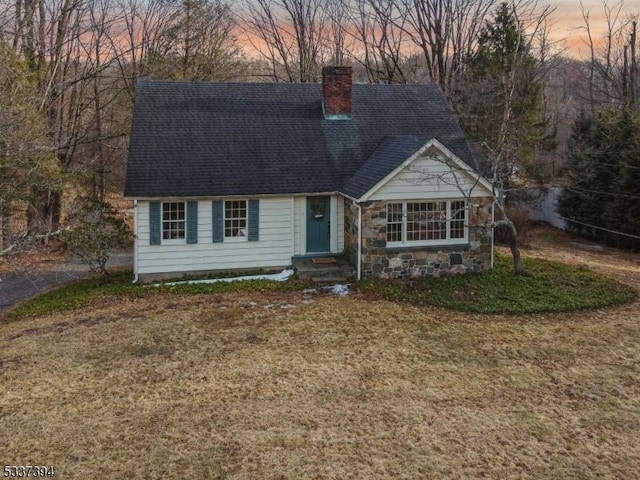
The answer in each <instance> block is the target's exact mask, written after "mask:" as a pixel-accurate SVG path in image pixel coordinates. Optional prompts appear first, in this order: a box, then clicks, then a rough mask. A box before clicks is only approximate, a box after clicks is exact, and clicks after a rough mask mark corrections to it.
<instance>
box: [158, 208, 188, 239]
mask: <svg viewBox="0 0 640 480" xmlns="http://www.w3.org/2000/svg"><path fill="white" fill-rule="evenodd" d="M184 238H185V203H184V202H163V203H162V239H163V240H184Z"/></svg>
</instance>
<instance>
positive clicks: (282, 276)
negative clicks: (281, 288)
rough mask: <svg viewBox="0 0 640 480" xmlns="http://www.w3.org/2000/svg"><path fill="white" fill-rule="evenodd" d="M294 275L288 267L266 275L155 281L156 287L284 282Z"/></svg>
mask: <svg viewBox="0 0 640 480" xmlns="http://www.w3.org/2000/svg"><path fill="white" fill-rule="evenodd" d="M292 275H293V270H291V269H287V270H283V271H281V272H280V273H272V274H266V275H245V276H242V277H229V278H207V279H205V280H184V281H180V282H168V283H154V284H153V286H154V287H160V286H162V285H168V286H173V285H197V284H209V283H217V282H241V281H243V280H273V281H274V282H284V281H285V280H288V279H289V278H291V276H292Z"/></svg>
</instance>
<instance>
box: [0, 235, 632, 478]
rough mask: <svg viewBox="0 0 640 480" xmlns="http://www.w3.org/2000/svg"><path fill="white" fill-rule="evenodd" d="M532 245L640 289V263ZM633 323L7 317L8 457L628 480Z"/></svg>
mask: <svg viewBox="0 0 640 480" xmlns="http://www.w3.org/2000/svg"><path fill="white" fill-rule="evenodd" d="M539 245H540V246H538V247H536V248H533V249H531V250H528V251H527V252H526V254H528V255H531V256H541V257H545V258H547V257H553V256H556V257H558V256H560V255H565V256H566V257H565V258H560V259H561V260H567V258H569V261H571V262H572V263H574V264H576V263H577V264H579V263H581V262H582V263H584V264H586V265H589V266H593V267H594V268H595V269H596V270H598V271H601V272H604V273H608V274H613V275H616V276H617V277H618V278H620V279H622V280H623V281H625V282H626V283H627V284H629V285H632V286H633V287H634V288H635V289H636V290H638V289H640V263H639V262H638V256H629V257H628V258H627V257H624V258H623V257H621V256H618V255H615V256H612V255H611V254H610V253H607V254H596V253H585V252H574V251H572V250H568V249H564V248H563V246H562V245H558V244H557V243H554V244H553V246H549V247H548V248H547V247H545V243H544V242H540V244H539ZM545 248H547V250H545ZM563 252H564V253H563ZM571 256H574V257H571ZM639 307H640V302H639V301H638V300H637V299H636V300H635V301H633V302H632V303H628V304H625V305H622V306H617V307H610V308H606V309H600V310H589V311H578V312H572V313H552V314H549V313H547V314H526V315H525V314H522V315H517V316H514V315H486V314H477V313H465V312H454V311H450V310H444V309H440V308H435V307H420V306H412V305H409V304H399V303H393V302H389V301H382V300H380V301H371V300H370V299H369V297H366V296H364V295H359V294H356V295H352V296H349V297H346V298H338V297H336V296H332V295H319V296H317V297H315V298H314V301H312V302H309V301H308V300H306V301H305V300H304V298H303V295H302V294H301V293H299V292H284V291H262V292H252V291H247V290H243V291H238V292H218V293H215V294H198V293H194V294H191V295H188V296H185V295H179V294H175V293H167V292H158V293H157V294H152V295H145V296H144V298H133V297H131V296H121V297H116V299H115V300H114V297H101V298H94V299H93V300H91V303H90V305H89V306H88V307H83V308H81V309H77V310H73V311H68V312H59V313H54V314H48V315H41V316H35V317H27V318H21V319H17V320H11V319H5V320H4V321H0V432H2V435H1V436H0V453H1V454H0V460H1V461H3V462H4V464H7V465H24V464H31V465H34V464H37V465H52V466H53V467H54V468H55V473H56V475H55V478H63V479H81V478H103V479H120V478H127V479H143V478H144V479H160V478H163V479H164V478H237V479H245V478H247V479H249V478H251V479H253V478H278V479H300V478H322V479H342V478H394V479H395V478H408V479H413V478H461V479H462V478H464V479H469V478H491V479H498V478H499V479H504V478H533V479H545V478H548V479H551V478H554V479H555V478H580V479H590V478H594V479H595V478H625V479H626V478H637V475H638V471H640V381H639V378H640V308H639Z"/></svg>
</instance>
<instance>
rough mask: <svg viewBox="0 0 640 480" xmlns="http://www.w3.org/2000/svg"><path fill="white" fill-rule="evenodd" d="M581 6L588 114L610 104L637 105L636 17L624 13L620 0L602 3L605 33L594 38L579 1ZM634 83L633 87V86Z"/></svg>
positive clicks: (589, 15) (587, 12)
mask: <svg viewBox="0 0 640 480" xmlns="http://www.w3.org/2000/svg"><path fill="white" fill-rule="evenodd" d="M580 7H581V12H582V19H583V22H584V26H583V28H584V31H585V32H586V34H587V46H588V47H589V53H590V59H589V70H588V72H589V77H588V79H587V85H588V92H589V95H588V99H587V101H588V105H589V108H590V110H591V113H592V114H593V113H595V112H596V111H598V110H600V109H601V108H603V107H605V106H611V105H612V104H614V105H618V106H620V105H625V104H627V103H631V104H635V105H637V96H638V88H637V76H638V73H637V56H636V54H635V49H636V46H637V36H636V33H635V32H636V28H637V27H636V25H637V20H638V14H637V13H636V14H632V13H628V12H625V10H624V7H625V4H624V2H623V1H622V0H621V1H618V2H616V3H614V4H611V3H609V2H608V1H606V0H604V1H603V3H602V14H603V16H604V23H605V25H606V30H605V33H604V35H603V36H602V38H595V37H594V33H593V29H592V26H591V23H592V18H593V16H592V12H591V10H588V9H587V8H586V7H585V6H584V5H583V4H582V2H581V3H580ZM634 82H635V84H634V85H635V88H634V87H633V86H632V84H633V83H634ZM634 95H635V97H634ZM634 98H635V99H636V100H634ZM636 108H637V106H636Z"/></svg>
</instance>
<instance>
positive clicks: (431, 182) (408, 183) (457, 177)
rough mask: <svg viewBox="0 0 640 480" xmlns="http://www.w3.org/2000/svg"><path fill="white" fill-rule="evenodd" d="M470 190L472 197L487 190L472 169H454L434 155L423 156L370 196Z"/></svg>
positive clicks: (434, 195) (440, 195) (450, 194)
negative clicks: (473, 174) (477, 181)
mask: <svg viewBox="0 0 640 480" xmlns="http://www.w3.org/2000/svg"><path fill="white" fill-rule="evenodd" d="M454 172H455V173H454ZM472 188H473V190H471V189H472ZM461 189H462V191H464V192H465V193H464V195H463V194H462V193H461ZM470 190H471V196H472V197H483V196H486V195H487V194H488V192H487V191H486V189H485V188H484V187H483V186H481V185H480V184H476V183H475V179H474V178H472V176H471V174H470V173H468V172H463V171H461V170H453V167H449V166H447V165H446V164H445V163H444V161H439V160H437V159H435V158H432V157H431V156H420V157H418V158H416V159H415V160H414V161H413V162H412V163H411V164H410V165H409V166H408V167H406V168H404V169H403V170H401V171H400V172H398V173H397V174H396V176H395V177H393V178H391V179H389V180H388V181H387V183H385V184H384V185H382V186H381V187H380V188H379V189H378V190H377V191H375V192H374V193H373V195H371V196H370V197H369V200H412V199H445V198H459V197H462V196H466V195H468V194H469V193H468V192H469V191H470Z"/></svg>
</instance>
